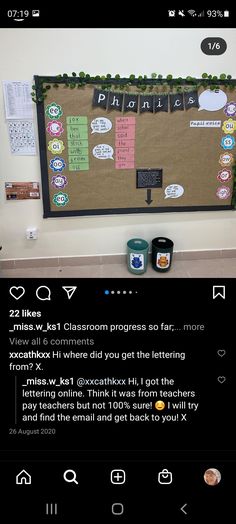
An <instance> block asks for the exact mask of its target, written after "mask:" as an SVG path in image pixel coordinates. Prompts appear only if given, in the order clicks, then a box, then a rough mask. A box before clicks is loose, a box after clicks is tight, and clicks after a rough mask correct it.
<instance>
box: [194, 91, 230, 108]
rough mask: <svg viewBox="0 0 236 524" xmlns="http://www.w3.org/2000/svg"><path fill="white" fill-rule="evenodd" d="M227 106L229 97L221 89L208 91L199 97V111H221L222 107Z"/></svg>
mask: <svg viewBox="0 0 236 524" xmlns="http://www.w3.org/2000/svg"><path fill="white" fill-rule="evenodd" d="M225 104H227V96H226V94H225V93H224V91H222V90H221V89H216V90H215V91H211V89H206V90H205V91H203V93H201V94H200V96H199V106H200V107H199V109H198V111H202V110H203V109H205V111H219V109H222V107H224V106H225Z"/></svg>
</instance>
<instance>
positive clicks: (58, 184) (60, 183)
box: [51, 175, 68, 189]
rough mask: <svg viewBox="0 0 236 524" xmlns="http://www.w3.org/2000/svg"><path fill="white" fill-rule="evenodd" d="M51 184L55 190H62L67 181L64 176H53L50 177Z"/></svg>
mask: <svg viewBox="0 0 236 524" xmlns="http://www.w3.org/2000/svg"><path fill="white" fill-rule="evenodd" d="M51 184H52V186H54V187H55V188H56V189H64V187H65V186H66V185H67V184H68V180H67V178H66V176H64V175H54V176H53V177H52V180H51Z"/></svg>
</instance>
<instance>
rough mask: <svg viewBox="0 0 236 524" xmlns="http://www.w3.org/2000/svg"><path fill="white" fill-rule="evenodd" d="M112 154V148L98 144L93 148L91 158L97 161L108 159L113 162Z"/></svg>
mask: <svg viewBox="0 0 236 524" xmlns="http://www.w3.org/2000/svg"><path fill="white" fill-rule="evenodd" d="M113 153H114V150H113V147H111V146H109V144H98V145H97V146H95V147H94V148H93V156H95V158H98V159H99V160H107V159H108V158H112V160H114V158H113Z"/></svg>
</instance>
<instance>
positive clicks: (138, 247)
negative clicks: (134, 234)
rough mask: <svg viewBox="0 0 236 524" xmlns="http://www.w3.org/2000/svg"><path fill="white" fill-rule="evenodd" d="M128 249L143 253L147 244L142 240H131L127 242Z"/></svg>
mask: <svg viewBox="0 0 236 524" xmlns="http://www.w3.org/2000/svg"><path fill="white" fill-rule="evenodd" d="M127 246H128V247H129V249H134V250H135V251H143V250H145V249H148V242H147V241H146V240H143V238H131V239H130V240H128V242H127Z"/></svg>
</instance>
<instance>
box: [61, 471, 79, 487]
mask: <svg viewBox="0 0 236 524" xmlns="http://www.w3.org/2000/svg"><path fill="white" fill-rule="evenodd" d="M63 478H64V480H65V481H66V482H69V483H70V482H74V483H75V484H79V483H78V481H77V480H76V472H75V471H74V470H73V469H66V471H64V474H63Z"/></svg>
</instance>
